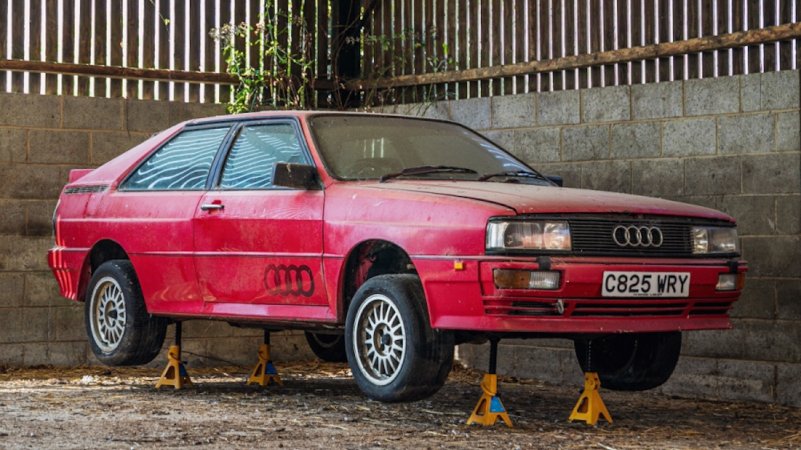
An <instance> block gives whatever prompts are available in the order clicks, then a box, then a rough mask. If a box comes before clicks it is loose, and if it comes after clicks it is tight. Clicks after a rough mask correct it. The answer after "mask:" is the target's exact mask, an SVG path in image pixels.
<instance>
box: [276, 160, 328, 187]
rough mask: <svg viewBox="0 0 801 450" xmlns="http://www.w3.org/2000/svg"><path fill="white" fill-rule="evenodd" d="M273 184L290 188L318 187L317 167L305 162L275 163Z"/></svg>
mask: <svg viewBox="0 0 801 450" xmlns="http://www.w3.org/2000/svg"><path fill="white" fill-rule="evenodd" d="M273 184H274V185H276V186H282V187H287V188H292V189H307V190H318V189H320V176H319V175H318V174H317V168H316V167H314V166H307V165H305V164H292V163H276V164H275V174H274V175H273Z"/></svg>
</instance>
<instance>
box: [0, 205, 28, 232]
mask: <svg viewBox="0 0 801 450" xmlns="http://www.w3.org/2000/svg"><path fill="white" fill-rule="evenodd" d="M0 208H2V211H3V220H2V221H0V234H16V235H21V234H25V224H26V220H25V208H26V205H25V203H24V201H20V200H0Z"/></svg>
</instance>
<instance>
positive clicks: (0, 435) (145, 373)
mask: <svg viewBox="0 0 801 450" xmlns="http://www.w3.org/2000/svg"><path fill="white" fill-rule="evenodd" d="M279 369H280V371H281V375H282V377H283V379H284V383H285V384H284V386H280V387H270V388H265V389H259V388H254V387H247V386H245V385H244V383H243V381H244V379H245V378H246V373H245V369H244V368H234V367H232V368H227V369H221V368H218V369H202V370H200V369H198V370H196V371H193V370H192V369H191V368H190V374H191V375H192V376H193V380H194V382H195V384H194V386H193V387H190V388H188V389H185V390H182V391H174V390H171V389H162V390H161V391H157V390H156V389H154V387H153V386H154V384H155V382H156V380H157V376H158V375H159V373H158V370H156V369H116V368H115V369H106V368H80V369H69V370H64V369H48V368H42V369H26V370H5V371H3V370H2V369H0V448H9V449H14V448H55V447H58V448H178V447H181V448H184V447H190V446H191V447H195V448H209V449H218V448H326V449H338V448H375V449H384V448H466V447H470V448H493V449H495V448H509V449H514V448H555V449H573V448H595V449H605V450H609V449H632V448H704V449H709V448H742V449H754V448H801V425H800V424H801V410H799V409H798V408H789V407H780V406H775V405H766V404H752V403H731V402H712V401H697V400H687V399H679V398H672V397H668V396H665V395H661V394H656V393H648V392H646V393H620V392H606V391H604V392H603V396H604V400H605V402H606V405H607V406H608V408H609V410H610V412H611V414H612V416H613V419H614V423H613V424H607V423H605V422H600V424H599V425H598V426H597V427H590V426H587V425H585V424H583V423H569V422H568V421H567V416H568V415H569V414H570V411H571V409H572V407H573V405H574V403H575V401H576V400H577V398H578V393H579V386H550V385H545V384H542V383H538V382H533V381H528V380H519V379H512V378H501V383H502V384H501V389H502V394H503V399H504V403H505V405H506V407H507V409H508V410H509V413H510V415H511V418H512V420H513V421H514V425H515V427H514V428H513V429H508V428H506V427H505V426H503V425H502V424H500V423H499V424H497V425H495V426H493V427H481V426H475V425H474V426H467V425H465V421H466V419H467V417H468V416H469V414H470V411H471V410H472V408H473V406H474V405H475V402H476V401H477V400H478V397H479V395H480V392H481V391H480V388H479V380H480V377H481V374H480V373H479V372H475V371H468V370H465V369H456V370H454V372H453V373H452V375H451V377H450V378H449V380H448V382H447V384H446V385H445V387H444V388H443V389H442V390H441V391H440V392H439V393H437V394H436V395H435V396H433V397H431V398H430V399H428V400H424V401H420V402H415V403H400V404H384V403H379V402H375V401H370V400H367V399H366V398H365V397H364V396H363V395H361V393H360V392H359V390H358V389H357V388H356V385H355V384H354V382H353V381H352V380H351V378H350V372H349V370H348V369H347V367H346V366H345V365H342V364H327V363H305V364H292V365H286V366H283V367H279Z"/></svg>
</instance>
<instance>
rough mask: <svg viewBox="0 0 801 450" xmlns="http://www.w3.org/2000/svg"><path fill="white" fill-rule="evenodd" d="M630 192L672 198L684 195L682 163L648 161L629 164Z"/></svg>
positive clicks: (678, 161) (660, 160) (679, 161)
mask: <svg viewBox="0 0 801 450" xmlns="http://www.w3.org/2000/svg"><path fill="white" fill-rule="evenodd" d="M631 192H632V193H633V194H639V195H648V196H652V197H667V198H673V197H677V196H680V195H683V194H684V161H683V160H681V159H649V160H641V161H632V162H631Z"/></svg>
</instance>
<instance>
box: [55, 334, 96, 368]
mask: <svg viewBox="0 0 801 450" xmlns="http://www.w3.org/2000/svg"><path fill="white" fill-rule="evenodd" d="M87 347H88V345H87V343H86V341H85V339H84V340H83V341H81V342H49V343H48V344H47V364H48V365H52V366H56V367H76V366H84V365H86V364H87V358H86V354H87Z"/></svg>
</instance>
